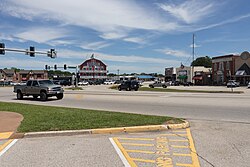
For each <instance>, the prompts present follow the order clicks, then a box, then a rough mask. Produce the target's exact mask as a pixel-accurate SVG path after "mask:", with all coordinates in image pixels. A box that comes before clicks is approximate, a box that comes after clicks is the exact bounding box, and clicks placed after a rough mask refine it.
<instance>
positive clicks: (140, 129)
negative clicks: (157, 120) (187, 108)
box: [91, 121, 189, 134]
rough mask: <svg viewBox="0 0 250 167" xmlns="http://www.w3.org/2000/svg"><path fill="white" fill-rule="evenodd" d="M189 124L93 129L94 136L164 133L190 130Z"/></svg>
mask: <svg viewBox="0 0 250 167" xmlns="http://www.w3.org/2000/svg"><path fill="white" fill-rule="evenodd" d="M188 127H189V123H188V122H187V121H185V122H184V123H181V124H167V125H148V126H134V127H121V128H103V129H92V130H91V131H92V134H112V133H121V132H147V131H162V130H167V129H184V128H188Z"/></svg>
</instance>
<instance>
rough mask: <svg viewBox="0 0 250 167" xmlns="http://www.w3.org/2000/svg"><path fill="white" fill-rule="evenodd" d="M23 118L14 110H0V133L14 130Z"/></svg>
mask: <svg viewBox="0 0 250 167" xmlns="http://www.w3.org/2000/svg"><path fill="white" fill-rule="evenodd" d="M22 120H23V116H22V115H21V114H18V113H15V112H3V111H1V112H0V133H2V132H16V130H17V128H18V126H19V125H20V123H21V121H22Z"/></svg>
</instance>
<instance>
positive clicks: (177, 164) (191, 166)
mask: <svg viewBox="0 0 250 167" xmlns="http://www.w3.org/2000/svg"><path fill="white" fill-rule="evenodd" d="M175 165H176V166H184V167H194V166H193V164H181V163H176V164H175Z"/></svg>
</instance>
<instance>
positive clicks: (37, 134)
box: [13, 121, 189, 138]
mask: <svg viewBox="0 0 250 167" xmlns="http://www.w3.org/2000/svg"><path fill="white" fill-rule="evenodd" d="M188 127H189V122H187V121H185V122H184V123H181V124H166V125H148V126H133V127H120V128H102V129H87V130H66V131H47V132H28V133H24V134H23V135H18V136H19V137H20V138H33V137H53V136H72V135H85V134H114V133H127V132H152V131H164V130H168V129H173V130H174V129H184V128H188ZM18 136H17V137H18ZM13 137H15V135H14V136H13Z"/></svg>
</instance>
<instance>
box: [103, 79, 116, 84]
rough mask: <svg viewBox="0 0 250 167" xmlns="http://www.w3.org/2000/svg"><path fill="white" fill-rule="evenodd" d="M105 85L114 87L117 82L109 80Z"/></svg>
mask: <svg viewBox="0 0 250 167" xmlns="http://www.w3.org/2000/svg"><path fill="white" fill-rule="evenodd" d="M104 84H105V85H112V84H115V81H110V80H107V81H104Z"/></svg>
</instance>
